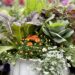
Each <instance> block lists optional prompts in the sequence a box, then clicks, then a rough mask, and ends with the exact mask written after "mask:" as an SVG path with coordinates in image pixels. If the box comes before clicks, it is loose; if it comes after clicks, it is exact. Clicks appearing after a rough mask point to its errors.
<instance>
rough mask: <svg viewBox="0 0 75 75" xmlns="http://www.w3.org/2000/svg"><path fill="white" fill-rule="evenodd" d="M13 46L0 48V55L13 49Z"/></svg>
mask: <svg viewBox="0 0 75 75" xmlns="http://www.w3.org/2000/svg"><path fill="white" fill-rule="evenodd" d="M14 48H15V47H14V46H0V53H2V52H5V51H7V50H11V49H14Z"/></svg>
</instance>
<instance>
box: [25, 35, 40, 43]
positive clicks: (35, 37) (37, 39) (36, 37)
mask: <svg viewBox="0 0 75 75" xmlns="http://www.w3.org/2000/svg"><path fill="white" fill-rule="evenodd" d="M26 40H28V41H30V40H32V41H35V42H37V43H38V42H40V38H39V37H38V36H37V35H29V36H28V37H27V38H26Z"/></svg>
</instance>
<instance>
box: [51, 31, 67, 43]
mask: <svg viewBox="0 0 75 75" xmlns="http://www.w3.org/2000/svg"><path fill="white" fill-rule="evenodd" d="M50 33H51V35H52V36H53V37H52V38H53V40H54V41H55V42H56V43H62V42H65V41H66V39H64V38H63V37H62V36H60V35H59V34H57V33H55V32H50Z"/></svg>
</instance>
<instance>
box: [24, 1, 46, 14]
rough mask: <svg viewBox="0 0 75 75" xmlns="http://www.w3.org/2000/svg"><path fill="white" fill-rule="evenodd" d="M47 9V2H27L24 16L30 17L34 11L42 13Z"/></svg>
mask: <svg viewBox="0 0 75 75" xmlns="http://www.w3.org/2000/svg"><path fill="white" fill-rule="evenodd" d="M46 7H47V0H26V4H25V10H24V14H25V15H28V14H30V13H32V12H33V11H37V12H40V11H41V10H42V9H44V8H46Z"/></svg>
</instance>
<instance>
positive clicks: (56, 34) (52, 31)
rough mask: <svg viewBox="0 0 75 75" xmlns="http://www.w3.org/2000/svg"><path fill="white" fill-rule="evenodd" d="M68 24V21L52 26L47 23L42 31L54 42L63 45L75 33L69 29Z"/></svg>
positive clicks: (52, 24)
mask: <svg viewBox="0 0 75 75" xmlns="http://www.w3.org/2000/svg"><path fill="white" fill-rule="evenodd" d="M67 24H68V22H66V21H58V22H55V23H51V24H47V23H46V24H45V25H43V26H42V30H43V32H44V33H45V34H46V35H47V36H49V37H50V39H51V40H54V42H56V43H63V42H65V41H67V38H70V37H71V35H72V34H73V33H74V31H73V30H72V29H70V28H67Z"/></svg>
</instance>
